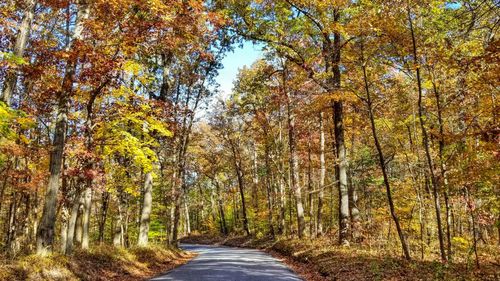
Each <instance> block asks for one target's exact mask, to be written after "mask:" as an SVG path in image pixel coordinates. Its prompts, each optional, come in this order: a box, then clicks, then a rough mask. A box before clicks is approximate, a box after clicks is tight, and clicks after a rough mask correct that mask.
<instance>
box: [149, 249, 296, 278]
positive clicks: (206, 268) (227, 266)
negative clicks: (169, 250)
mask: <svg viewBox="0 0 500 281" xmlns="http://www.w3.org/2000/svg"><path fill="white" fill-rule="evenodd" d="M182 248H183V249H185V250H187V251H191V252H196V253H198V254H199V255H198V256H197V257H196V258H194V259H193V260H191V261H190V262H189V263H187V264H185V265H183V266H181V267H178V268H176V269H174V270H172V271H170V272H169V273H167V274H166V275H163V276H159V277H156V278H153V279H151V281H167V280H175V281H271V280H272V281H301V280H302V279H300V278H299V277H298V276H297V275H296V274H295V273H293V272H292V271H291V270H290V269H289V268H288V267H286V266H285V265H284V264H283V263H281V262H280V261H279V260H277V259H275V258H273V257H271V256H270V255H268V254H266V253H264V252H262V251H259V250H252V249H242V248H230V247H220V246H207V245H182Z"/></svg>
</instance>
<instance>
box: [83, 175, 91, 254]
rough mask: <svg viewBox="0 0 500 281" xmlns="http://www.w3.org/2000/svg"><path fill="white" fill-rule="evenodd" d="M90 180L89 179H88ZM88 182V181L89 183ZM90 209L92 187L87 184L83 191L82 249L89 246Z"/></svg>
mask: <svg viewBox="0 0 500 281" xmlns="http://www.w3.org/2000/svg"><path fill="white" fill-rule="evenodd" d="M90 182H91V181H90ZM89 184H90V183H89ZM91 209H92V188H91V187H90V186H87V187H86V188H85V191H84V192H83V214H82V249H84V250H87V249H88V248H89V244H90V243H89V231H90V214H91V211H92V210H91Z"/></svg>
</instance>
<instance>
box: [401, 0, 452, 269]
mask: <svg viewBox="0 0 500 281" xmlns="http://www.w3.org/2000/svg"><path fill="white" fill-rule="evenodd" d="M407 12H408V21H409V25H410V32H411V39H412V47H413V48H412V49H413V60H414V63H415V64H416V65H415V67H416V75H417V87H418V119H419V122H420V129H421V133H422V142H423V147H424V150H425V156H426V160H427V168H428V172H429V175H430V178H431V184H432V188H433V190H432V193H433V197H434V208H435V210H436V221H437V228H438V239H439V250H440V253H441V259H442V260H443V261H447V256H446V251H445V249H444V238H443V227H442V223H441V203H440V199H439V182H438V181H437V179H436V176H435V174H434V165H433V163H432V157H431V152H430V146H429V136H428V134H427V129H426V127H425V118H424V108H423V93H422V79H421V75H420V61H419V59H418V56H417V43H416V39H415V31H414V29H413V20H412V18H411V12H410V8H409V7H408V8H407Z"/></svg>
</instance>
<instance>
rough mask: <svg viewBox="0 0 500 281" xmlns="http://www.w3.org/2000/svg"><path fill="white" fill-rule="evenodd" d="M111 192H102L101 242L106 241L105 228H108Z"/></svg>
mask: <svg viewBox="0 0 500 281" xmlns="http://www.w3.org/2000/svg"><path fill="white" fill-rule="evenodd" d="M108 205H109V192H107V191H104V192H103V193H102V200H101V214H100V219H99V243H100V244H102V243H104V230H105V228H106V219H107V215H108Z"/></svg>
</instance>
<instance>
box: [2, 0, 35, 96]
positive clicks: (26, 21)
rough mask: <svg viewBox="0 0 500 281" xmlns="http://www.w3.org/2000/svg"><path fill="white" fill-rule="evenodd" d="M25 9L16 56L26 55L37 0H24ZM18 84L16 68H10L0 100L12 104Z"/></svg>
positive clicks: (16, 45) (15, 49) (18, 35)
mask: <svg viewBox="0 0 500 281" xmlns="http://www.w3.org/2000/svg"><path fill="white" fill-rule="evenodd" d="M24 4H25V7H24V9H25V11H24V15H23V19H22V21H21V25H20V26H19V32H18V33H17V36H16V43H15V45H14V55H15V56H16V57H19V58H22V57H23V56H24V51H25V49H26V45H27V42H28V39H29V36H30V32H31V25H32V22H33V19H34V17H35V8H36V1H35V0H26V1H24ZM16 84H17V73H16V71H15V69H9V70H8V71H7V75H6V77H5V82H4V85H3V90H2V92H0V101H3V102H5V104H7V106H10V105H11V101H12V95H13V94H14V91H15V89H16Z"/></svg>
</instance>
